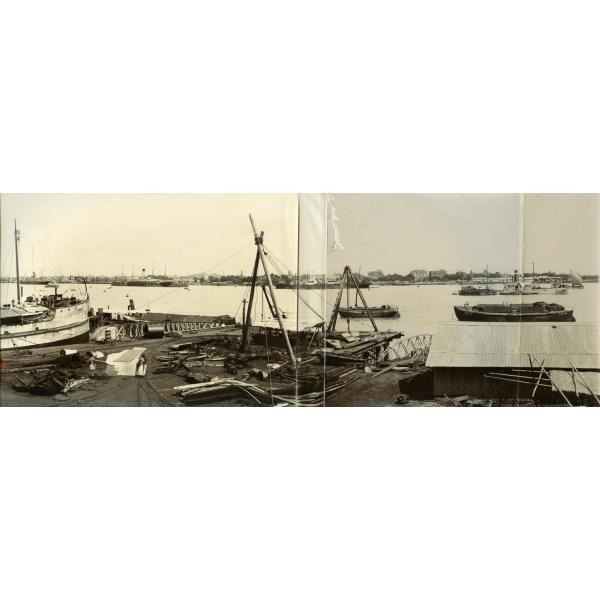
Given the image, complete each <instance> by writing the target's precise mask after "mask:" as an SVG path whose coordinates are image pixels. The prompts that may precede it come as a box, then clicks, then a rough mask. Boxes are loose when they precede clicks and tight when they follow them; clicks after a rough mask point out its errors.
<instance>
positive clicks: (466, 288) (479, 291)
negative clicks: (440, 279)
mask: <svg viewBox="0 0 600 600" xmlns="http://www.w3.org/2000/svg"><path fill="white" fill-rule="evenodd" d="M497 293H498V292H497V291H496V290H494V289H492V288H491V287H478V286H475V285H463V286H462V287H461V288H460V290H458V292H456V295H457V296H495V295H496V294H497Z"/></svg>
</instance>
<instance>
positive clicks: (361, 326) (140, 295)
mask: <svg viewBox="0 0 600 600" xmlns="http://www.w3.org/2000/svg"><path fill="white" fill-rule="evenodd" d="M23 288H24V293H25V295H26V296H28V295H36V294H37V295H40V294H44V293H47V292H48V290H47V289H46V288H44V287H40V286H37V287H34V286H30V285H25V286H23ZM458 288H459V286H457V285H421V286H417V285H410V286H381V287H376V288H372V289H369V290H363V294H364V296H365V299H366V300H367V302H368V304H369V305H370V306H381V305H382V304H393V305H396V306H398V309H399V311H400V314H401V317H400V318H399V319H380V320H378V321H377V324H378V327H379V329H381V330H393V331H403V332H404V333H405V335H406V336H411V335H417V334H424V333H429V334H435V332H436V330H437V327H438V325H439V324H440V323H442V322H448V321H452V320H456V317H455V316H454V311H453V306H454V305H455V304H464V303H465V302H469V303H470V304H476V303H479V302H481V303H502V302H509V303H515V302H520V301H522V302H537V301H541V300H543V301H546V302H556V303H558V304H562V305H563V306H564V307H565V308H568V309H570V308H573V309H574V311H575V312H574V314H575V318H576V320H577V322H578V323H600V284H596V283H587V284H586V285H585V287H584V288H583V289H571V290H569V293H568V294H567V295H565V296H557V295H555V294H538V295H535V296H523V298H522V299H521V298H519V297H518V296H488V297H481V298H477V297H464V296H454V295H453V292H455V291H457V290H458ZM81 289H82V287H81V286H79V285H69V284H61V285H60V287H59V292H62V293H65V294H68V293H74V292H72V291H71V290H81ZM88 289H89V293H90V305H91V306H92V307H94V308H96V309H97V308H100V307H102V308H104V310H111V311H125V310H127V306H128V304H129V300H130V298H132V299H133V300H134V302H135V306H136V310H139V311H144V310H145V309H146V308H149V309H151V310H153V311H160V312H172V313H180V314H200V315H223V314H228V315H231V316H236V318H237V319H238V320H241V306H242V304H241V303H242V299H243V298H244V296H245V297H246V298H247V296H248V291H249V287H246V286H190V289H189V290H187V289H185V288H158V287H124V286H123V287H112V286H110V285H109V284H106V285H101V284H94V285H89V286H88ZM0 290H1V299H2V303H3V304H4V303H7V302H10V301H11V300H12V299H13V298H15V297H16V286H15V284H8V283H2V284H1V288H0ZM276 294H277V300H278V302H279V304H280V307H281V309H282V310H283V311H284V312H285V313H286V315H287V319H286V322H287V323H289V324H290V329H293V328H294V327H295V323H296V316H297V315H298V317H299V319H298V320H299V322H300V324H301V327H304V326H309V325H313V324H315V323H317V322H319V320H320V319H319V317H322V318H323V320H328V319H329V317H330V315H331V310H332V307H333V303H334V302H335V297H336V295H337V291H336V290H314V291H312V290H301V291H300V298H301V300H300V301H299V300H298V298H297V296H296V293H295V292H294V290H277V292H276ZM349 296H350V298H349V299H350V304H354V301H355V293H354V292H352V291H351V292H350V295H349ZM255 298H256V301H255V306H254V311H253V312H254V318H253V320H254V323H255V324H260V323H261V322H265V323H273V319H272V318H270V314H269V309H268V306H267V303H266V301H263V300H262V291H261V290H260V288H257V292H256V296H255ZM359 303H360V299H359ZM345 304H346V293H345V292H344V295H343V299H342V305H343V306H345ZM309 307H310V308H309ZM311 309H312V310H311ZM313 311H314V312H313ZM315 313H318V316H317V314H315ZM263 317H264V318H263ZM347 327H348V325H347V322H346V320H345V319H342V318H338V322H337V329H338V330H341V331H346V330H347ZM350 327H351V329H352V330H353V331H358V330H369V329H371V326H370V323H369V320H368V319H365V320H362V319H352V320H351V321H350Z"/></svg>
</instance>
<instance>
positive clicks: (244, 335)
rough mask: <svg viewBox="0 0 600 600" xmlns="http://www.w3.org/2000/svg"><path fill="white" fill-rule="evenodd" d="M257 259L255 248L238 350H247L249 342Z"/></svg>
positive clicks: (258, 257) (257, 254) (258, 258)
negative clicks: (246, 306) (246, 309)
mask: <svg viewBox="0 0 600 600" xmlns="http://www.w3.org/2000/svg"><path fill="white" fill-rule="evenodd" d="M261 239H262V234H261ZM259 260H260V256H259V253H258V250H257V251H256V258H255V259H254V269H253V271H252V283H251V284H250V285H251V287H250V298H249V300H248V311H247V312H246V313H245V315H246V316H245V317H244V329H243V330H242V342H241V344H240V352H248V344H249V343H250V327H251V326H252V303H253V302H254V290H255V289H256V280H257V277H258V262H259ZM244 308H245V307H244Z"/></svg>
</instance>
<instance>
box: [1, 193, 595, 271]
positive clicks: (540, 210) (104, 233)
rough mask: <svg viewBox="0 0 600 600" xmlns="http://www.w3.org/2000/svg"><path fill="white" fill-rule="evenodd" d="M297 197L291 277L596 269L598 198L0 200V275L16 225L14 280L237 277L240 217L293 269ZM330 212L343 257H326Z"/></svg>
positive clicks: (242, 259) (247, 235) (243, 264)
mask: <svg viewBox="0 0 600 600" xmlns="http://www.w3.org/2000/svg"><path fill="white" fill-rule="evenodd" d="M298 197H299V198H300V205H301V207H302V208H301V211H300V213H301V217H300V219H301V232H302V233H301V248H302V250H301V261H300V264H301V271H302V272H308V271H313V272H317V273H320V272H323V271H324V270H325V256H326V260H327V270H328V271H329V272H330V273H331V272H336V271H341V270H342V269H343V267H344V265H346V264H349V265H351V266H352V268H353V269H354V270H355V271H358V269H359V268H362V272H363V273H364V272H366V271H368V270H373V269H377V268H381V269H383V270H384V271H385V272H398V273H407V272H409V271H410V270H412V269H417V268H423V269H426V270H433V269H440V268H441V269H446V270H447V271H452V272H453V271H455V270H457V269H462V270H464V271H470V270H476V271H481V270H483V269H484V268H485V266H486V264H488V265H489V268H490V271H503V272H507V271H511V270H512V269H523V268H524V269H526V270H530V269H531V263H532V261H534V260H535V266H536V271H538V272H541V271H545V270H550V269H551V270H555V271H569V270H570V269H573V270H575V271H578V272H580V273H582V274H588V273H598V271H599V270H600V267H599V264H598V261H599V255H600V252H599V250H600V249H599V237H598V231H599V229H600V196H599V195H598V194H588V195H581V194H561V195H545V194H541V195H540V194H529V195H525V196H524V197H521V196H519V195H518V194H466V195H463V194H332V195H324V194H300V195H299V196H298V195H296V194H286V195H284V194H281V195H274V194H246V195H245V194H187V195H186V194H138V195H132V194H79V195H73V194H16V195H14V194H3V195H2V196H1V204H0V210H1V216H2V273H3V274H13V275H14V250H13V247H14V243H13V227H14V224H13V220H14V219H17V220H18V224H19V228H20V230H21V261H20V262H21V270H22V272H23V273H24V274H30V273H31V272H32V271H33V270H35V271H36V272H37V273H38V274H40V273H42V272H43V273H44V274H45V275H52V274H61V273H62V274H77V273H81V274H106V275H111V276H112V275H117V274H120V273H121V270H122V269H123V271H124V273H125V274H126V275H131V272H132V265H133V261H135V272H136V275H139V274H140V273H141V269H142V268H145V269H146V273H147V274H150V273H151V272H152V268H153V267H154V270H155V273H157V274H158V273H163V272H164V269H165V265H166V268H167V273H168V274H171V275H187V274H192V273H200V272H205V271H211V272H217V273H220V272H225V273H239V272H240V271H242V270H243V271H244V273H245V274H248V273H249V272H250V270H251V268H252V264H253V258H254V252H255V248H254V244H253V239H252V232H251V228H250V224H249V221H248V213H253V215H254V217H255V221H256V224H257V226H258V227H259V228H260V229H263V230H265V232H266V233H265V244H266V246H267V247H268V248H270V249H271V250H272V252H273V253H274V254H275V256H276V257H277V258H278V259H279V260H280V261H281V262H282V263H283V264H284V265H285V266H286V267H288V268H290V269H292V270H295V268H296V265H297V255H298V236H297V231H298ZM328 197H329V198H330V205H329V213H328V212H327V200H328ZM332 207H333V210H334V211H335V213H336V214H337V217H338V218H339V221H336V224H337V226H338V234H339V240H338V241H339V242H340V244H341V245H342V246H343V249H336V250H334V249H333V241H334V232H333V228H332V222H331V214H332V210H331V209H332ZM521 212H523V218H522V217H521ZM328 214H329V219H328V216H327V215H328ZM328 221H329V226H326V223H327V222H328ZM522 224H523V231H521V226H522ZM521 239H523V240H524V251H523V252H521ZM237 252H239V254H236V253H237ZM34 267H35V269H34Z"/></svg>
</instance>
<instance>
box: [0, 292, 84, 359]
mask: <svg viewBox="0 0 600 600" xmlns="http://www.w3.org/2000/svg"><path fill="white" fill-rule="evenodd" d="M89 333H90V322H89V317H88V303H87V302H81V303H79V304H75V305H71V306H67V307H61V308H57V309H56V311H55V314H54V317H53V318H51V319H47V320H39V321H32V322H29V323H23V324H10V325H7V324H4V323H3V324H0V350H2V351H7V350H15V349H23V348H37V347H39V346H57V345H61V344H70V343H76V342H85V341H88V339H89Z"/></svg>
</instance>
